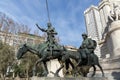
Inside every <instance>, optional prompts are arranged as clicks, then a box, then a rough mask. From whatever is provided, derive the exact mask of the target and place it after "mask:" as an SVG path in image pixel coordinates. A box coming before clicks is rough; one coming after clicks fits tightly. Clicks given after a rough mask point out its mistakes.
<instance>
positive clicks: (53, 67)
mask: <svg viewBox="0 0 120 80" xmlns="http://www.w3.org/2000/svg"><path fill="white" fill-rule="evenodd" d="M47 67H48V71H49V74H48V77H54V75H53V74H52V73H50V71H52V72H54V73H55V72H56V70H57V69H58V68H59V67H60V63H59V62H58V60H57V59H54V60H50V61H48V62H47ZM62 70H63V69H62ZM62 70H61V71H60V72H59V76H60V77H63V71H62Z"/></svg>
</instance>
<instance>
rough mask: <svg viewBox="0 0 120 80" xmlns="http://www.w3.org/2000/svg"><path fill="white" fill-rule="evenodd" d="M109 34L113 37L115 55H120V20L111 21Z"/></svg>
mask: <svg viewBox="0 0 120 80" xmlns="http://www.w3.org/2000/svg"><path fill="white" fill-rule="evenodd" d="M109 35H110V37H111V39H112V43H111V44H112V46H113V47H112V49H113V50H112V51H113V57H116V56H118V55H120V20H118V21H114V22H112V23H111V26H110V28H109Z"/></svg>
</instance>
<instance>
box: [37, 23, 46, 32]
mask: <svg viewBox="0 0 120 80" xmlns="http://www.w3.org/2000/svg"><path fill="white" fill-rule="evenodd" d="M36 26H37V27H38V29H40V30H41V31H43V32H47V30H45V29H43V28H41V27H39V26H38V24H36Z"/></svg>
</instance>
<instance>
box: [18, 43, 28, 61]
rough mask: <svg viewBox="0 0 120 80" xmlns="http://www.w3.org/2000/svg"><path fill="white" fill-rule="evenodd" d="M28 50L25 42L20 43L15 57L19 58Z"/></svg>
mask: <svg viewBox="0 0 120 80" xmlns="http://www.w3.org/2000/svg"><path fill="white" fill-rule="evenodd" d="M27 51H28V48H27V46H26V44H24V45H22V46H21V47H20V48H19V49H18V52H17V59H21V58H22V56H23V55H24V54H25V53H26V52H27Z"/></svg>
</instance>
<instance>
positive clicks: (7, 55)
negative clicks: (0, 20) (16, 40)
mask: <svg viewBox="0 0 120 80" xmlns="http://www.w3.org/2000/svg"><path fill="white" fill-rule="evenodd" d="M14 58H15V51H14V48H13V47H11V46H9V45H8V44H6V43H2V42H1V41H0V73H5V72H6V69H7V67H8V65H10V64H12V62H13V61H14Z"/></svg>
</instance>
